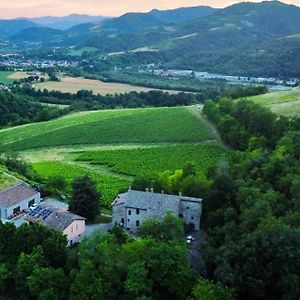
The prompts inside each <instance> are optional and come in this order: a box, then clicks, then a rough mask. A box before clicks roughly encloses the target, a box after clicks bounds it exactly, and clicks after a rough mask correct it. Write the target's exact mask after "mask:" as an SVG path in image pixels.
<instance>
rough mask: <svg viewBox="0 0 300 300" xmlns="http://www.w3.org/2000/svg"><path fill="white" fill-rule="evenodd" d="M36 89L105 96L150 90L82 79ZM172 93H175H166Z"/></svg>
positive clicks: (38, 86)
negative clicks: (85, 92) (83, 92)
mask: <svg viewBox="0 0 300 300" xmlns="http://www.w3.org/2000/svg"><path fill="white" fill-rule="evenodd" d="M34 87H35V88H36V89H41V90H43V89H47V90H48V91H59V92H63V93H72V94H75V93H77V92H78V91H80V90H91V91H93V93H94V94H99V95H103V96H105V95H107V94H124V93H129V92H149V91H151V90H153V89H152V88H146V87H142V86H134V85H130V84H124V83H114V82H102V81H100V80H92V79H85V78H82V77H78V78H74V77H62V78H61V80H60V81H58V82H53V81H48V82H43V83H37V84H35V85H34ZM164 91H167V92H171V93H174V92H176V91H168V90H164Z"/></svg>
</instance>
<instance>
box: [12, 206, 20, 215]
mask: <svg viewBox="0 0 300 300" xmlns="http://www.w3.org/2000/svg"><path fill="white" fill-rule="evenodd" d="M20 210H21V207H20V206H18V207H16V208H14V209H13V214H16V213H18V212H20Z"/></svg>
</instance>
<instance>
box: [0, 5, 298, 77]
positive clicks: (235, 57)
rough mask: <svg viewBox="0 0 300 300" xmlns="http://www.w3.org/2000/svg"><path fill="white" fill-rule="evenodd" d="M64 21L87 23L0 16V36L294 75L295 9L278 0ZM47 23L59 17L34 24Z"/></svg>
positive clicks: (173, 62) (132, 58) (136, 58)
mask: <svg viewBox="0 0 300 300" xmlns="http://www.w3.org/2000/svg"><path fill="white" fill-rule="evenodd" d="M68 18H69V19H72V18H75V19H77V21H78V20H79V19H80V20H81V21H85V20H86V18H87V19H88V20H90V21H91V22H83V23H80V24H77V25H75V26H72V27H71V28H68V29H67V30H57V29H53V28H49V27H47V26H44V25H42V24H36V23H34V22H32V21H29V20H24V19H18V20H0V38H1V39H7V40H11V41H13V42H16V43H23V42H27V43H31V42H32V43H40V44H41V46H60V47H64V46H77V47H79V48H80V47H94V48H97V49H98V51H97V52H96V54H95V55H106V54H111V53H121V54H119V55H121V56H124V59H123V60H122V58H120V59H119V61H120V62H122V61H124V65H125V64H127V65H129V64H130V63H131V62H132V63H133V64H139V63H140V64H145V63H153V62H159V63H161V64H163V66H165V67H168V68H178V69H197V70H205V71H209V72H218V73H224V74H240V75H253V76H260V75H262V76H269V75H270V76H279V77H280V76H284V77H285V76H298V75H299V77H300V69H299V65H300V51H299V41H300V7H298V6H294V5H288V4H284V3H282V2H279V1H264V2H260V3H251V2H242V3H238V4H235V5H232V6H229V7H226V8H224V9H214V8H211V7H207V6H199V7H187V8H178V9H173V10H165V11H163V10H157V9H154V10H151V11H149V12H147V13H127V14H124V15H122V16H120V17H117V18H110V19H101V18H102V17H99V18H100V21H99V20H97V18H98V17H89V16H80V15H71V16H68ZM90 18H96V19H90ZM53 20H56V21H57V22H58V23H59V22H60V21H61V19H60V18H52V17H50V18H49V19H47V18H44V19H43V20H42V21H43V22H50V21H53ZM40 22H41V20H40ZM78 22H79V21H78ZM44 24H45V23H44ZM60 26H61V25H60ZM139 49H143V50H142V51H136V50H139ZM108 59H110V56H109V55H108ZM257 62H259V66H258V63H257ZM293 64H294V66H293ZM297 69H298V70H297ZM282 74H283V75H282Z"/></svg>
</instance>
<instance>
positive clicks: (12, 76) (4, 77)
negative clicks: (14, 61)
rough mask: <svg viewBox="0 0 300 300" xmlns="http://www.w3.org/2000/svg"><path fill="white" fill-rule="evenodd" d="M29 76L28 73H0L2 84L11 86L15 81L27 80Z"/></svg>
mask: <svg viewBox="0 0 300 300" xmlns="http://www.w3.org/2000/svg"><path fill="white" fill-rule="evenodd" d="M27 76H28V75H27V73H26V72H9V71H0V83H3V84H11V83H13V82H14V80H18V79H22V78H26V77H27Z"/></svg>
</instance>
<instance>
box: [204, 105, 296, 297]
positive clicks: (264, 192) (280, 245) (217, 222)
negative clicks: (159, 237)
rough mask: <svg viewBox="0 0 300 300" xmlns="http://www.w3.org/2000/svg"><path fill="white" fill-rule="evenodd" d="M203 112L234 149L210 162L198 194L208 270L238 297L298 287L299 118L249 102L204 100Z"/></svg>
mask: <svg viewBox="0 0 300 300" xmlns="http://www.w3.org/2000/svg"><path fill="white" fill-rule="evenodd" d="M204 112H205V114H206V116H207V117H208V118H209V119H210V120H211V121H212V122H213V123H215V124H216V126H217V127H218V128H219V130H220V132H221V135H222V137H223V138H224V140H225V141H226V142H227V143H229V144H230V145H231V146H232V147H233V148H235V149H240V150H244V151H243V152H240V151H236V152H234V153H233V155H232V156H231V160H230V161H229V163H228V165H224V166H222V167H220V168H218V169H217V170H215V172H214V175H213V177H212V179H213V183H212V185H211V186H210V188H209V189H208V192H207V195H206V198H205V201H204V205H205V207H204V212H205V219H204V224H203V225H204V227H205V229H206V231H207V234H208V239H207V245H206V250H205V261H206V266H207V272H208V275H209V277H210V278H214V279H215V280H219V281H221V282H222V283H223V284H226V285H228V286H230V287H234V288H235V289H236V291H237V293H238V295H239V299H298V298H299V295H300V272H299V267H300V261H299V257H300V252H299V249H300V248H299V246H300V223H299V220H300V213H299V199H300V194H299V191H300V189H299V187H300V185H299V183H300V181H299V178H300V156H299V153H300V133H299V132H300V131H299V130H300V122H299V119H293V120H290V119H287V118H284V117H280V118H278V117H277V116H276V115H274V114H273V113H271V112H270V111H267V110H266V109H265V108H262V107H261V106H259V105H256V104H254V103H252V102H247V101H239V102H232V101H230V100H226V99H225V100H221V101H219V102H218V103H217V104H214V103H212V102H210V101H208V102H206V104H205V108H204Z"/></svg>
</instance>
